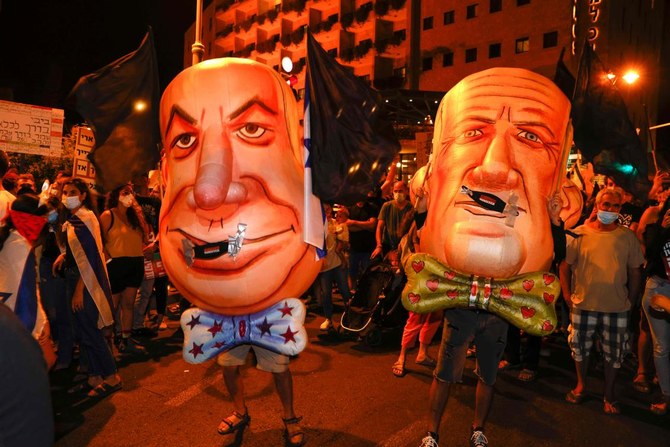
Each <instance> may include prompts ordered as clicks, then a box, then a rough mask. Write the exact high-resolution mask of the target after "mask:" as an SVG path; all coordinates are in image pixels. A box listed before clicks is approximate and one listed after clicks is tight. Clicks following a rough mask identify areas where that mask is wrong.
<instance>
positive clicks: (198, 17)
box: [191, 0, 205, 65]
mask: <svg viewBox="0 0 670 447" xmlns="http://www.w3.org/2000/svg"><path fill="white" fill-rule="evenodd" d="M195 3H196V6H195V42H193V45H191V54H192V55H193V59H192V61H191V64H192V65H196V64H198V63H200V62H201V61H202V55H203V54H205V46H204V45H203V44H202V42H200V40H201V39H202V0H196V2H195Z"/></svg>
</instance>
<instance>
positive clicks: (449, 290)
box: [402, 253, 561, 336]
mask: <svg viewBox="0 0 670 447" xmlns="http://www.w3.org/2000/svg"><path fill="white" fill-rule="evenodd" d="M404 267H405V273H406V274H407V284H406V285H405V288H404V289H403V291H402V302H403V305H404V306H405V308H406V309H407V310H410V311H412V312H417V313H428V312H433V311H435V310H439V309H452V308H473V309H482V310H486V311H488V312H491V313H494V314H496V315H498V316H499V317H502V318H504V319H505V320H507V321H509V322H510V323H512V324H513V325H515V326H517V327H518V328H520V329H523V330H524V331H525V332H527V333H529V334H531V335H537V336H543V335H547V334H550V333H551V332H553V330H554V328H555V327H556V310H555V309H554V303H555V301H556V299H557V298H558V296H559V294H560V290H561V287H560V284H559V282H558V278H557V277H556V275H553V274H551V273H544V272H535V273H529V274H525V275H519V276H514V277H511V278H508V279H505V280H495V279H493V278H484V277H480V276H476V275H465V274H463V273H459V272H456V271H455V270H453V269H450V268H448V267H446V266H445V265H443V264H442V263H441V261H439V260H437V259H436V258H434V257H432V256H430V255H428V254H426V253H416V254H411V255H409V257H408V258H407V260H406V262H405V264H404Z"/></svg>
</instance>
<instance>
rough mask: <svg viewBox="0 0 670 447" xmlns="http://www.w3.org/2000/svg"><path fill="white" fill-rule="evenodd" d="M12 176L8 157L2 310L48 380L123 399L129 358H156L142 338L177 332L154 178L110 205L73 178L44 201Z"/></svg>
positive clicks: (2, 199)
mask: <svg viewBox="0 0 670 447" xmlns="http://www.w3.org/2000/svg"><path fill="white" fill-rule="evenodd" d="M9 166H10V162H9V157H8V156H7V154H6V153H4V152H3V151H0V177H2V178H3V182H2V186H0V222H1V223H0V265H1V266H2V268H1V269H0V271H1V273H0V291H2V295H3V300H2V302H3V303H4V304H5V307H7V308H9V309H10V310H12V311H13V314H14V315H15V316H16V317H17V318H18V321H19V322H20V323H22V325H23V327H24V328H25V329H27V330H28V333H32V335H33V337H34V338H35V339H36V340H37V342H38V344H39V346H40V347H41V348H42V357H43V359H44V362H45V364H46V368H44V373H45V375H46V373H47V371H49V370H50V371H53V372H57V371H62V370H71V369H75V368H76V371H77V374H76V375H75V376H74V378H73V381H72V383H71V384H70V387H69V389H68V392H69V393H83V394H86V395H88V397H90V398H101V397H104V396H107V395H109V394H111V393H114V392H116V391H118V390H120V389H121V388H122V386H123V381H122V377H121V375H120V374H119V370H118V366H117V362H118V359H119V356H120V355H126V354H134V355H136V354H140V355H141V354H146V351H145V349H144V347H143V346H142V343H140V342H139V341H138V338H137V337H139V336H143V335H148V334H151V333H153V334H155V333H156V332H157V331H158V330H161V329H166V328H167V326H166V324H165V322H164V321H163V318H164V315H165V305H166V299H167V286H168V283H167V278H166V277H165V272H164V270H163V271H161V269H160V268H155V266H156V265H158V266H159V267H160V261H159V262H158V263H157V262H156V260H157V258H158V257H159V254H158V253H159V252H158V246H157V241H156V240H155V238H154V234H157V232H158V215H159V211H160V203H161V201H160V197H159V194H158V192H157V191H156V192H155V193H151V192H150V191H149V190H148V188H147V176H146V175H145V176H142V177H141V178H138V179H136V180H135V181H134V182H133V183H129V184H126V185H122V186H121V187H119V188H116V189H115V190H113V191H111V192H110V193H109V194H107V195H106V196H103V195H100V194H98V193H97V192H95V191H93V190H91V189H90V188H89V186H88V184H87V183H86V182H85V181H83V180H82V179H79V178H73V177H72V176H71V175H70V174H69V173H67V172H59V173H58V174H57V176H56V178H55V179H53V182H51V183H50V184H49V183H48V182H46V185H47V186H45V187H43V188H41V190H39V191H38V190H37V188H36V185H35V180H34V178H33V175H32V174H28V173H26V174H17V173H15V172H13V171H9V173H8V170H9ZM98 210H100V211H102V212H101V213H99V211H98ZM161 273H162V274H161ZM151 297H155V300H156V304H155V306H152V307H153V308H154V309H155V312H153V313H152V314H151V315H152V316H153V318H152V319H150V318H149V317H150V315H149V308H150V306H149V302H150V299H151ZM26 352H27V353H28V354H29V353H30V351H26ZM33 373H34V372H33ZM33 373H31V374H33ZM33 398H37V396H34V395H33ZM47 402H48V396H47ZM0 419H2V418H0ZM3 423H4V421H2V422H0V424H3ZM47 426H48V427H52V428H53V422H51V423H50V424H48V425H47ZM29 431H30V430H26V432H29ZM0 432H3V433H4V430H2V429H0ZM17 433H18V432H17ZM17 436H18V435H17ZM9 445H13V444H12V443H11V442H10V443H9Z"/></svg>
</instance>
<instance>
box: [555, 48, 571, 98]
mask: <svg viewBox="0 0 670 447" xmlns="http://www.w3.org/2000/svg"><path fill="white" fill-rule="evenodd" d="M564 53H565V48H562V49H561V54H560V56H558V62H556V72H555V73H554V84H556V85H557V86H558V88H560V89H561V91H562V92H563V93H564V94H565V96H567V97H568V99H569V100H572V95H573V93H574V92H575V77H574V76H572V73H570V70H568V67H566V66H565V63H564V62H563V54H564Z"/></svg>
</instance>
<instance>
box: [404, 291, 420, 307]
mask: <svg viewBox="0 0 670 447" xmlns="http://www.w3.org/2000/svg"><path fill="white" fill-rule="evenodd" d="M407 298H409V302H410V303H412V304H416V303H418V302H419V300H421V295H419V294H418V293H412V292H410V293H409V294H408V295H407Z"/></svg>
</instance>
